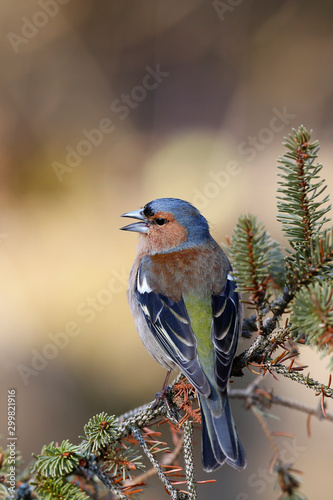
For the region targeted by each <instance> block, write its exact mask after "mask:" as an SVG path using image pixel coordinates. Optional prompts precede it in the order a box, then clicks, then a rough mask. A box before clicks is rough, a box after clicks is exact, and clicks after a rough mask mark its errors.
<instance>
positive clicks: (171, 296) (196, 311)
mask: <svg viewBox="0 0 333 500" xmlns="http://www.w3.org/2000/svg"><path fill="white" fill-rule="evenodd" d="M122 217H129V218H133V219H135V220H137V222H132V223H131V224H129V225H126V226H124V227H122V228H121V229H122V230H125V231H133V232H137V233H139V243H138V247H137V255H136V258H135V260H134V263H133V265H132V268H131V270H130V275H129V288H128V302H129V307H130V310H131V313H132V315H133V318H134V323H135V326H136V329H137V331H138V334H139V336H140V338H141V341H142V343H143V345H144V346H145V348H146V349H147V351H148V352H149V354H151V356H152V357H153V358H155V360H156V361H157V362H158V363H159V364H160V365H162V366H163V367H165V368H166V369H167V370H168V371H171V370H173V369H176V368H177V367H178V369H179V370H180V371H181V372H182V373H183V374H184V375H185V377H186V378H187V379H188V381H189V382H190V383H191V384H192V385H193V386H194V387H195V389H196V392H197V395H198V402H199V406H200V410H201V421H202V432H201V434H202V465H203V469H204V470H205V471H206V472H212V471H214V470H216V469H218V468H219V467H220V466H222V465H223V464H224V463H227V464H229V465H230V466H232V467H234V468H236V469H244V468H245V466H246V455H245V452H244V449H243V446H242V444H241V441H240V438H239V436H238V433H237V430H236V426H235V423H234V419H233V416H232V413H231V408H230V404H229V400H228V380H229V377H230V372H231V368H232V362H233V358H234V356H235V352H236V349H237V344H238V338H239V334H240V328H241V323H242V315H243V313H242V305H241V302H240V296H239V294H238V292H237V291H236V283H235V281H234V279H233V277H232V275H231V272H232V268H231V265H230V262H229V260H228V258H227V256H226V254H225V252H224V251H223V250H222V248H221V247H220V246H219V245H218V243H217V242H216V241H215V240H214V238H213V237H212V236H211V234H210V230H209V225H208V222H207V220H206V219H205V217H204V216H203V215H202V214H201V213H200V212H199V210H198V209H197V208H195V207H194V206H193V205H192V204H191V203H189V202H187V201H184V200H181V199H178V198H159V199H155V200H153V201H150V202H149V203H147V204H146V205H145V206H144V207H143V208H141V209H139V210H135V211H132V212H127V213H124V214H123V215H122Z"/></svg>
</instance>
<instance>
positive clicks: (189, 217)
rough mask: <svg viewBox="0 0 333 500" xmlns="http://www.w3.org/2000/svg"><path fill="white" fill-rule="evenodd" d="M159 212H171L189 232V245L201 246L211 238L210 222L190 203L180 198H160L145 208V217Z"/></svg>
mask: <svg viewBox="0 0 333 500" xmlns="http://www.w3.org/2000/svg"><path fill="white" fill-rule="evenodd" d="M157 212H170V213H172V214H173V216H174V218H175V219H176V221H177V222H179V224H181V225H182V226H184V227H185V228H186V230H187V231H188V239H187V242H188V243H194V244H199V243H202V242H203V241H206V240H207V239H208V238H210V234H209V226H208V222H207V221H206V219H205V218H204V216H203V215H201V213H200V212H199V210H198V209H197V208H195V207H194V206H193V205H191V203H189V202H188V201H184V200H180V199H179V198H158V199H157V200H153V201H150V202H149V203H147V204H146V205H145V206H144V208H143V212H142V213H143V215H145V216H146V217H150V216H152V215H154V214H156V213H157Z"/></svg>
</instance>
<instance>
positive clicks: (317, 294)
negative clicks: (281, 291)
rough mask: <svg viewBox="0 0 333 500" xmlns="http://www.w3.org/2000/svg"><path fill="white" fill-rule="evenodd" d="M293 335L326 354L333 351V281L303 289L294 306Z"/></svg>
mask: <svg viewBox="0 0 333 500" xmlns="http://www.w3.org/2000/svg"><path fill="white" fill-rule="evenodd" d="M290 321H291V334H292V335H293V336H295V337H297V338H302V337H305V342H306V343H307V344H311V345H313V346H317V347H318V348H319V349H322V350H324V352H325V353H328V352H332V350H333V281H332V280H330V281H321V282H320V281H316V282H314V283H311V284H310V285H309V286H308V287H303V288H301V290H300V291H299V293H298V294H297V295H296V297H295V299H294V301H293V304H292V314H291V318H290Z"/></svg>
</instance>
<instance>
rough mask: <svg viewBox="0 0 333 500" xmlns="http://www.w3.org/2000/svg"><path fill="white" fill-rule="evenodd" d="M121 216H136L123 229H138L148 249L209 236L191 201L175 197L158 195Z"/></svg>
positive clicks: (188, 243) (193, 242) (181, 245)
mask: <svg viewBox="0 0 333 500" xmlns="http://www.w3.org/2000/svg"><path fill="white" fill-rule="evenodd" d="M122 217H131V218H133V219H138V221H139V222H134V223H132V224H129V225H128V226H125V227H122V228H121V229H123V230H125V231H135V232H137V233H141V237H142V238H143V239H144V240H145V243H146V245H148V248H149V253H161V252H162V253H163V252H169V251H172V250H173V249H176V248H179V249H181V248H190V247H193V246H196V245H200V244H202V243H204V242H205V241H207V239H209V238H210V235H209V226H208V223H207V221H206V219H205V218H204V217H203V216H202V215H201V214H200V212H199V210H197V209H196V208H195V207H194V206H193V205H191V204H190V203H188V202H187V201H183V200H179V199H178V198H159V199H157V200H153V201H150V202H149V203H147V204H146V205H145V206H144V207H143V208H141V209H139V210H135V211H134V212H127V213H126V214H123V215H122Z"/></svg>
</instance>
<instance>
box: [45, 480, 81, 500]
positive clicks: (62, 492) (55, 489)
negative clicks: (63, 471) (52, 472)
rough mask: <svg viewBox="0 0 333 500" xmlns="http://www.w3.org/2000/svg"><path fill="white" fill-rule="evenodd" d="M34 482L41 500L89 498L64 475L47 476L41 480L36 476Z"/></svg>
mask: <svg viewBox="0 0 333 500" xmlns="http://www.w3.org/2000/svg"><path fill="white" fill-rule="evenodd" d="M35 484H36V492H37V493H38V495H39V497H40V498H42V499H43V500H55V499H56V500H69V499H70V500H90V496H88V495H87V494H86V493H85V492H84V491H82V490H81V489H80V488H79V487H78V486H76V485H75V484H72V483H70V482H68V481H67V480H66V479H65V478H64V477H58V478H57V479H56V478H51V477H48V478H47V479H43V481H41V480H38V478H37V482H36V483H35Z"/></svg>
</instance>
